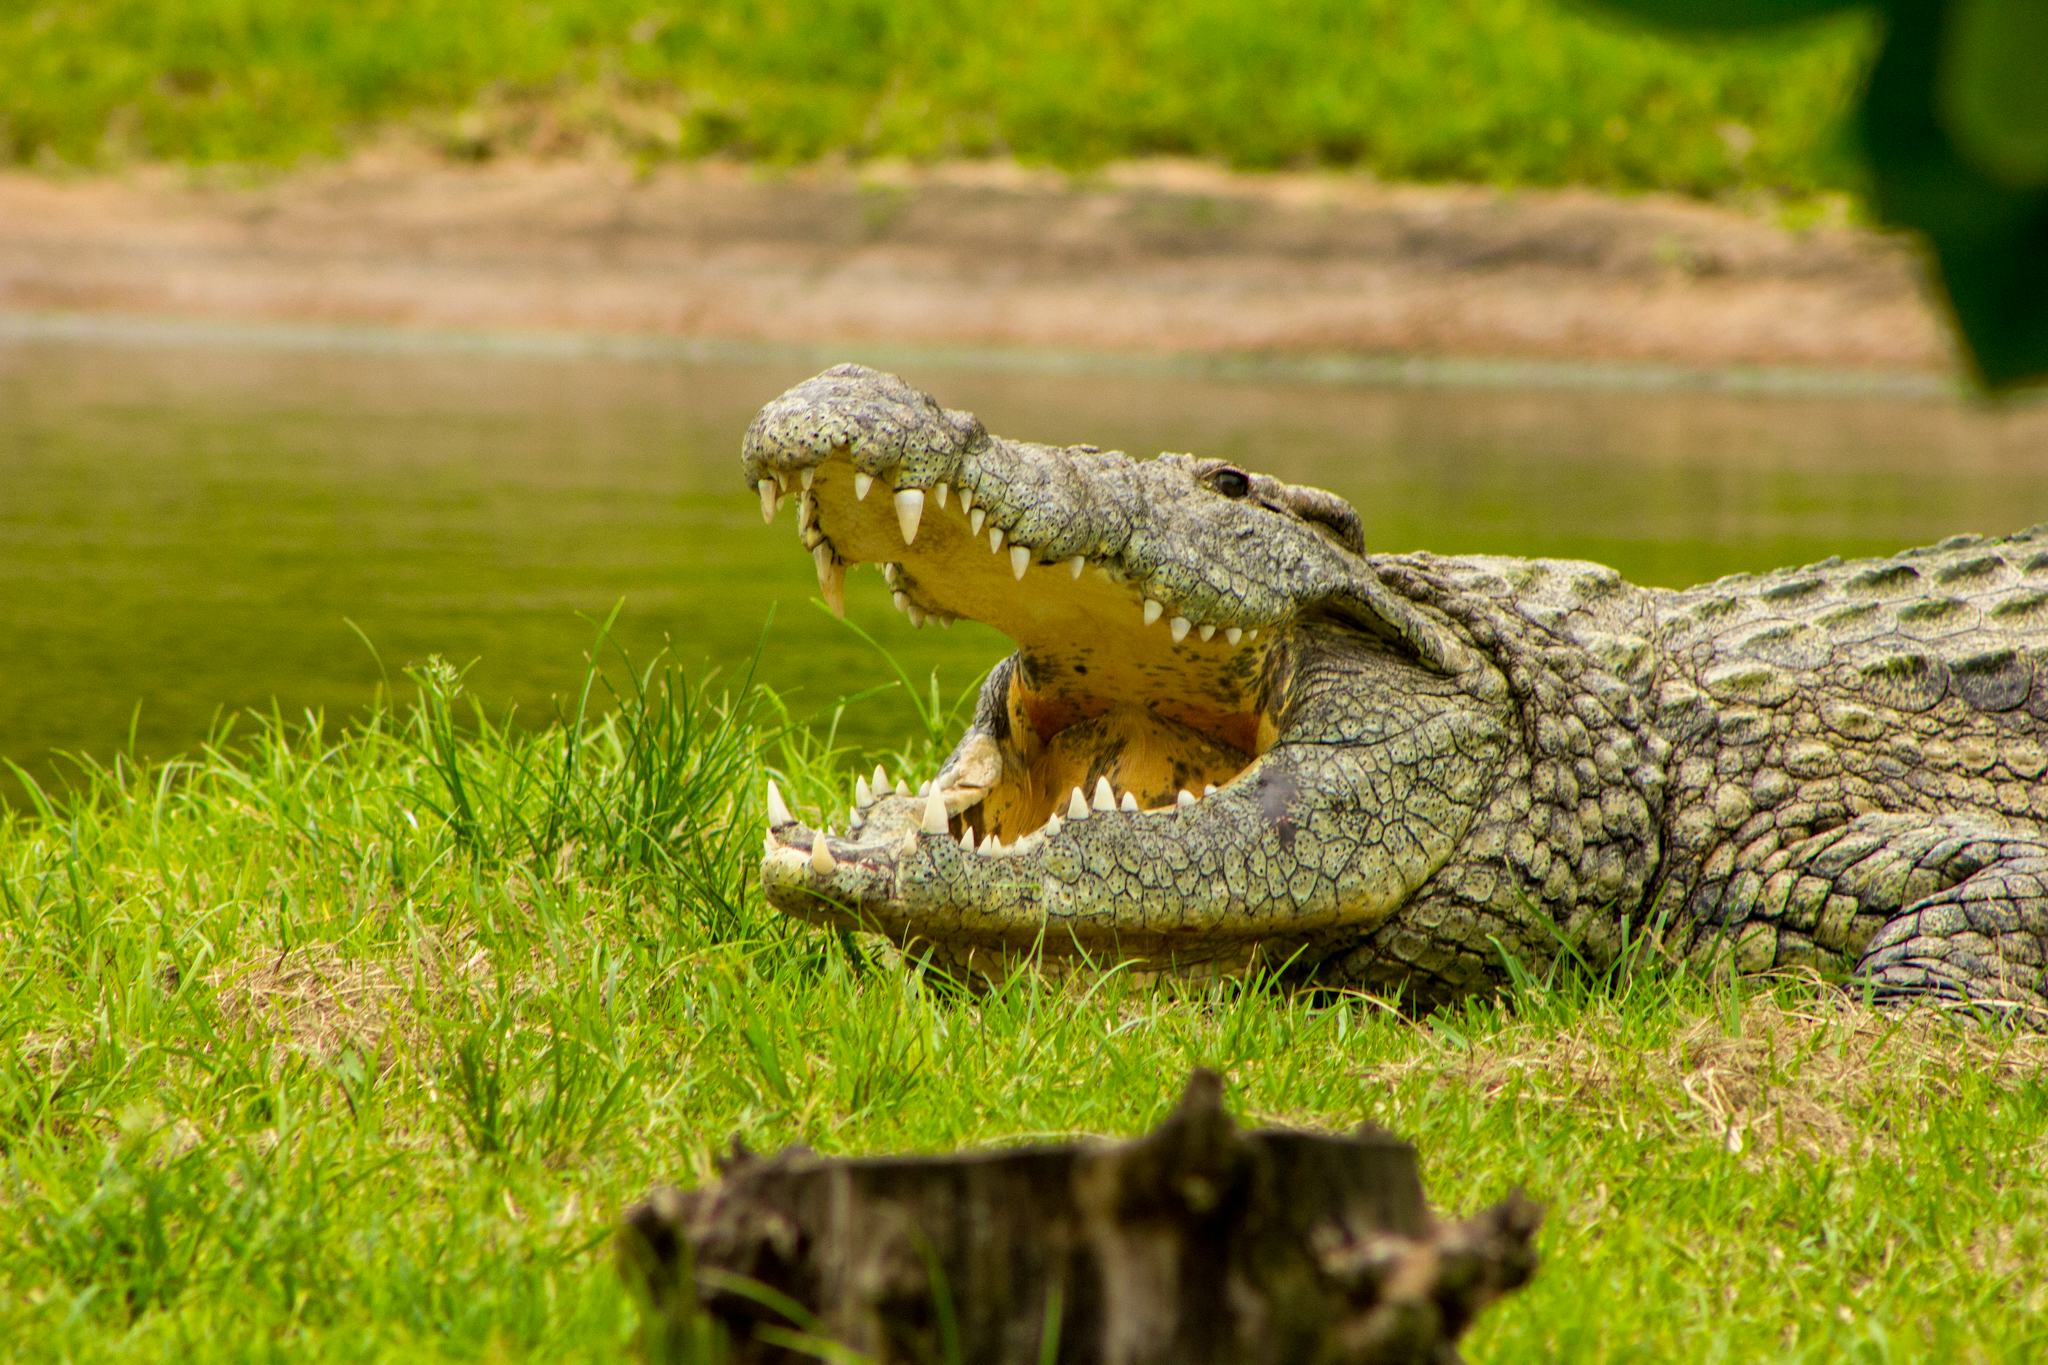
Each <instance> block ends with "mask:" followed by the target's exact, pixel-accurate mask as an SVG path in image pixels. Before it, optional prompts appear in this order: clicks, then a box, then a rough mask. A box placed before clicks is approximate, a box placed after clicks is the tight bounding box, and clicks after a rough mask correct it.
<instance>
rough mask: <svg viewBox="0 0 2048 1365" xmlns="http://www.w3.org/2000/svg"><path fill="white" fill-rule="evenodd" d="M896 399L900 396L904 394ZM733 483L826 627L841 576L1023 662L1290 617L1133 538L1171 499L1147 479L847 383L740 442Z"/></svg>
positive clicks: (812, 385)
mask: <svg viewBox="0 0 2048 1365" xmlns="http://www.w3.org/2000/svg"><path fill="white" fill-rule="evenodd" d="M899 390H900V391H899ZM743 463H744V467H745V471H746V477H747V480H748V482H749V484H750V485H751V486H753V487H754V489H755V490H756V492H757V494H758V495H759V497H760V499H761V507H762V512H763V515H764V517H765V518H766V519H769V520H772V519H773V518H774V516H775V514H776V512H777V510H778V509H779V507H780V505H781V503H782V501H783V499H784V498H786V497H791V496H793V497H794V498H795V499H796V503H797V533H798V536H799V538H800V539H801V540H802V542H803V544H804V547H805V548H806V549H808V550H809V551H811V554H812V559H813V561H814V564H815V567H816V569H817V572H818V580H819V587H820V590H821V592H822V593H823V595H824V597H825V599H826V601H827V603H828V604H830V605H832V606H833V607H834V608H835V610H836V609H842V608H843V603H844V593H845V588H844V579H845V571H846V567H847V566H848V565H850V564H858V563H873V564H879V565H881V566H882V568H883V574H884V576H885V578H886V579H887V580H888V582H889V587H890V592H891V598H892V601H893V602H894V604H895V606H896V607H897V609H898V610H899V611H903V612H904V613H905V614H907V615H908V616H909V617H910V619H911V622H912V623H913V624H914V625H920V626H921V625H923V624H924V623H925V621H927V620H931V621H936V622H938V623H940V624H950V623H951V622H952V621H953V620H955V619H958V618H960V617H963V616H964V617H967V618H970V619H973V620H978V621H982V622H985V623H987V624H989V625H992V626H994V627H995V628H997V629H999V630H1002V631H1003V632H1005V633H1006V634H1008V635H1010V636H1011V638H1013V639H1015V640H1017V641H1018V642H1019V643H1020V644H1023V645H1025V646H1026V647H1027V648H1038V649H1044V648H1047V647H1053V646H1057V645H1058V644H1059V643H1061V642H1063V641H1067V640H1071V639H1073V638H1074V637H1075V634H1076V632H1077V631H1080V632H1084V633H1086V632H1101V631H1111V632H1114V633H1115V634H1116V635H1118V636H1124V635H1135V634H1137V627H1141V626H1142V627H1157V633H1158V635H1159V637H1160V640H1159V641H1158V642H1157V644H1158V646H1159V647H1158V648H1157V649H1156V650H1154V649H1152V648H1151V647H1150V646H1139V648H1140V649H1141V650H1145V651H1148V652H1153V653H1159V654H1161V655H1162V656H1163V655H1165V654H1167V653H1168V649H1167V647H1168V646H1174V645H1186V646H1189V647H1197V646H1208V645H1213V646H1214V647H1215V649H1216V651H1217V653H1218V655H1219V656H1220V655H1222V654H1223V653H1226V652H1227V651H1229V650H1231V649H1235V648H1237V647H1238V646H1240V645H1244V644H1252V643H1256V642H1257V640H1258V638H1259V636H1260V634H1261V633H1262V632H1264V631H1267V630H1269V629H1270V628H1271V627H1273V626H1274V625H1276V624H1278V623H1279V622H1280V621H1282V620H1284V619H1285V618H1286V617H1287V616H1288V615H1290V614H1291V613H1292V610H1293V605H1294V604H1293V602H1292V601H1290V600H1288V598H1287V597H1286V596H1285V595H1283V594H1280V593H1273V592H1268V591H1262V590H1261V587H1262V585H1260V584H1256V583H1247V582H1245V581H1244V580H1243V579H1242V578H1241V577H1240V576H1239V575H1237V574H1235V573H1233V572H1232V568H1231V566H1230V565H1229V564H1227V563H1218V562H1216V561H1215V560H1214V559H1213V557H1207V556H1205V554H1204V553H1203V552H1204V551H1205V550H1206V548H1207V547H1204V546H1202V545H1200V544H1199V542H1196V543H1185V542H1182V541H1180V540H1178V539H1177V538H1176V536H1175V534H1174V529H1173V528H1171V527H1155V526H1149V525H1145V524H1142V523H1144V522H1145V521H1147V520H1149V517H1148V516H1147V515H1146V514H1147V513H1149V512H1151V511H1152V510H1153V509H1154V508H1155V507H1160V508H1163V507H1164V506H1165V504H1166V503H1167V502H1168V501H1170V499H1166V498H1162V497H1161V496H1160V490H1158V489H1154V488H1148V487H1147V486H1146V485H1148V484H1155V483H1163V482H1166V480H1162V479H1160V478H1159V477H1157V476H1156V475H1155V474H1153V473H1152V472H1151V471H1149V470H1148V469H1147V467H1146V465H1145V464H1142V463H1140V462H1138V461H1133V460H1131V459H1130V458H1129V457H1127V456H1123V455H1120V454H1116V453H1103V452H1098V451H1094V450H1092V449H1089V448H1085V447H1076V448H1068V449H1059V448H1053V447H1046V446H1035V445H1029V444H1026V443H1021V442H1011V441H1004V440H1001V439H999V438H994V437H990V436H989V435H987V433H986V432H984V431H983V430H982V429H981V427H980V424H979V423H977V422H975V421H974V419H973V418H971V417H969V416H967V415H965V414H961V413H950V412H946V411H944V410H943V409H939V408H938V407H937V406H936V404H932V403H931V400H929V399H928V398H926V397H925V396H924V395H922V394H918V393H915V391H912V390H909V389H908V386H905V385H902V383H901V381H900V380H894V379H893V378H892V377H890V376H884V375H877V374H874V373H873V372H872V371H860V370H858V367H851V366H842V367H840V368H839V369H837V370H832V371H828V372H827V373H826V374H824V375H821V376H819V377H818V378H817V379H814V380H812V381H810V382H809V383H807V384H804V385H800V386H798V387H797V388H796V389H793V390H791V391H790V392H789V393H787V394H784V395H783V396H782V397H781V398H778V399H777V400H775V402H773V403H771V404H769V405H768V407H766V408H764V409H763V411H762V413H761V415H760V416H759V417H757V418H756V419H755V422H754V424H753V426H752V428H750V430H749V431H748V434H747V441H746V446H745V451H744V455H743Z"/></svg>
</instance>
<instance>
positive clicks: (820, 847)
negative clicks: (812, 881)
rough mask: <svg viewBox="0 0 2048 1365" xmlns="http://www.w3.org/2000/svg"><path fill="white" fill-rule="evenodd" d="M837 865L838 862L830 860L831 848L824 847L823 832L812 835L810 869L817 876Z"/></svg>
mask: <svg viewBox="0 0 2048 1365" xmlns="http://www.w3.org/2000/svg"><path fill="white" fill-rule="evenodd" d="M837 866H838V864H837V863H835V862H833V861H832V850H831V849H829V848H827V847H825V836H824V834H823V833H822V832H820V833H818V834H816V835H813V836H812V838H811V871H813V872H815V873H817V874H818V875H819V876H823V875H824V874H825V873H827V872H830V871H831V870H832V869H833V868H835V867H837Z"/></svg>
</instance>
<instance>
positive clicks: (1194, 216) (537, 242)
mask: <svg viewBox="0 0 2048 1365" xmlns="http://www.w3.org/2000/svg"><path fill="white" fill-rule="evenodd" d="M48 312H64V313H84V314H119V315H124V316H152V317H178V318H198V319H210V320H219V321H233V322H329V323H336V322H339V323H366V324H378V325H385V326H397V327H406V328H422V329H466V330H551V331H567V332H591V333H605V334H640V335H647V336H656V337H672V338H697V339H707V340H709V339H716V340H734V341H762V342H782V343H792V342H793V343H816V342H820V341H828V340H829V341H861V340H868V341H876V342H883V341H886V342H895V343H915V344H930V345H970V346H1004V347H1060V348H1079V349H1087V350H1101V351H1129V352H1173V353H1192V354H1255V355H1290V354H1310V353H1314V354H1328V353H1349V354H1375V355H1383V354H1405V355H1421V356H1478V357H1489V358H1492V357H1497V358H1507V359H1531V360H1595V361H1624V362H1626V361H1641V362H1656V363H1663V364H1676V365H1685V366H1772V367H1793V368H1802V367H1824V368H1828V369H1851V370H1859V369H1870V370H1887V371H1922V372H1925V371H1936V372H1943V373H1948V372H1953V371H1954V369H1955V360H1954V354H1953V351H1952V349H1951V346H1950V343H1949V340H1948V337H1947V335H1946V332H1945V329H1944V326H1943V323H1942V320H1941V316H1940V314H1939V311H1938V309H1937V308H1936V307H1935V306H1934V305H1932V304H1930V302H1929V301H1928V297H1927V294H1926V291H1925V290H1924V288H1923V286H1922V282H1921V265H1920V262H1919V259H1918V257H1917V255H1916V253H1915V252H1914V251H1913V250H1912V249H1911V248H1910V246H1908V245H1907V244H1905V243H1902V242H1900V241H1898V240H1896V239H1891V238H1886V237H1883V236H1880V235H1878V234H1874V233H1870V232H1865V231H1860V230H1857V229H1852V228H1845V227H1825V228H1818V229H1814V230H1810V231H1807V232H1801V233H1795V232H1791V231H1788V230H1786V229H1783V228H1779V227H1776V226H1774V225H1771V224H1769V223H1766V222H1763V221H1761V220H1760V219H1758V218H1756V217H1752V216H1748V215H1745V214H1742V213H1738V212H1734V211H1730V210H1726V209H1720V208H1715V207H1710V206H1706V205H1700V204H1694V203H1689V202H1684V201H1679V200H1674V199H1668V198H1658V197H1645V198H1631V199H1619V198H1614V197H1610V196H1604V195H1600V194H1595V193H1591V192H1586V191H1541V192H1539V191H1522V192H1517V193H1513V194H1508V193H1502V192H1498V191H1493V190H1487V189H1481V188H1469V187H1425V186H1382V185H1374V184H1371V183H1367V182H1362V181H1358V180H1355V179H1348V178H1342V177H1336V176H1306V175H1282V176H1257V177H1253V176H1238V175H1231V174H1228V173H1225V172H1221V171H1217V170H1213V169H1209V168H1205V167H1198V166H1188V165H1182V164H1176V163H1140V164H1136V165H1132V166H1126V167H1117V168H1112V169H1111V170H1109V171H1107V172H1105V173H1103V174H1102V175H1100V176H1097V177H1093V178H1090V179H1088V180H1085V181H1080V182H1075V181H1071V180H1069V179H1067V178H1066V177H1062V176H1057V175H1052V174H1046V173H1035V172H1029V171H1024V170H1020V169H1017V168H1015V167H1009V166H1001V165H973V164H970V165H961V166H951V167H940V168H935V169H922V170H916V171H911V170H906V169H901V168H887V167H881V168H866V169H863V170H862V171H860V172H859V173H857V174H856V173H854V172H851V171H846V170H833V169H814V170H806V171H802V172H793V173H786V174H767V173H761V172H756V171H750V170H748V169H746V168H742V167H735V166H728V165H715V164H714V165H699V166H693V167H678V168H667V169H662V170H658V171H656V172H654V173H652V174H644V175H643V174H637V173H635V172H634V171H633V170H632V169H631V168H629V167H626V166H623V165H618V164H612V163H605V162H589V161H584V162H540V163H522V164H509V163H507V164H492V165H486V166H480V167H465V166H451V165H447V164H444V163H436V162H420V161H416V160H406V159H404V158H392V157H365V158H361V159H359V160H357V161H354V162H351V163H349V164H346V165H342V166H334V167H325V168H320V169H315V170H310V171H303V172H299V173H297V174H294V175H291V176H287V177H283V178H280V179H277V180H274V181H271V182H269V183H265V184H260V185H255V186H239V187H237V186H229V185H223V184H207V183H203V182H201V181H198V180H195V179H193V178H192V177H189V176H185V175H181V174H180V173H177V172H174V171H168V170H151V171H144V172H136V173H133V174H130V175H126V176H122V177H119V178H106V179H90V180H75V181H62V180H49V179H41V178H36V177H32V176H26V175H18V174H16V175H0V313H16V314H20V313H48Z"/></svg>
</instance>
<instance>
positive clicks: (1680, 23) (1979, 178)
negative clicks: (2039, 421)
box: [1601, 0, 2048, 389]
mask: <svg viewBox="0 0 2048 1365" xmlns="http://www.w3.org/2000/svg"><path fill="white" fill-rule="evenodd" d="M1601 3H1603V4H1606V5H1607V6H1608V7H1609V8H1612V9H1617V10H1622V11H1624V12H1627V13H1630V14H1633V15H1635V16H1637V17H1639V18H1643V19H1648V20H1652V21H1655V22H1660V23H1665V24H1669V25H1671V26H1673V27H1679V28H1685V29H1689V30H1727V29H1737V28H1753V27H1756V26H1758V25H1769V24H1782V23H1787V22H1792V21H1797V20H1804V19H1811V18H1813V17H1815V16H1817V15H1821V14H1831V13H1834V12H1836V11H1839V10H1843V9H1847V8H1851V7H1852V6H1851V5H1850V4H1848V3H1846V0H1779V2H1778V3H1772V0H1732V2H1726V3H1718V4H1717V3H1713V0H1601ZM1862 7H1867V8H1871V9H1874V10H1876V11H1877V12H1878V13H1879V14H1880V15H1881V16H1882V17H1883V21H1884V30H1883V31H1884V38H1883V44H1882V46H1881V48H1880V49H1879V52H1878V57H1877V62H1876V65H1875V66H1874V67H1873V68H1872V70H1871V73H1870V77H1869V80H1868V81H1867V82H1866V84H1865V85H1864V88H1863V92H1862V100H1861V104H1860V105H1859V107H1858V109H1857V113H1856V126H1857V129H1858V132H1859V133H1860V135H1861V142H1862V145H1863V148H1864V151H1865V153H1866V154H1867V156H1868V157H1869V161H1870V196H1871V201H1872V204H1873V206H1874V207H1875V208H1876V210H1877V213H1878V215H1879V216H1880V217H1881V218H1883V219H1884V220H1885V221H1887V222H1890V223H1895V224H1897V225H1899V226H1901V227H1908V228H1912V229H1914V230H1915V231H1917V232H1920V233H1921V234H1923V235H1924V236H1925V237H1926V238H1927V242H1928V245H1929V246H1931V247H1932V248H1933V251H1934V258H1935V262H1936V264H1937V265H1938V266H1939V268H1940V272H1941V279H1942V283H1943V285H1944V286H1945V287H1946V288H1947V291H1948V299H1949V305H1950V307H1951V309H1952V310H1953V311H1954V315H1955V321H1956V326H1957V330H1958V331H1959V332H1960V333H1961V335H1962V339H1963V343H1964V347H1965V350H1966V352H1967V354H1968V356H1969V358H1970V360H1971V361H1972V363H1973V364H1974V365H1975V367H1976V370H1977V374H1978V377H1979V378H1980V379H1982V380H1983V382H1984V383H1985V384H1987V385H1988V386H1990V387H1991V388H1994V389H1997V388H2005V387H2009V386H2012V385H2017V384H2023V383H2028V382H2031V381H2034V380H2038V379H2041V378H2044V377H2048V78H2044V63H2048V6H2044V5H2042V4H2041V3H2039V0H1863V4H1862Z"/></svg>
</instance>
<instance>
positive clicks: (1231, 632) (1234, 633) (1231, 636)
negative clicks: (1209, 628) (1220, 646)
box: [1223, 626, 1244, 644]
mask: <svg viewBox="0 0 2048 1365" xmlns="http://www.w3.org/2000/svg"><path fill="white" fill-rule="evenodd" d="M1223 638H1224V639H1225V640H1228V641H1229V642H1230V643H1231V644H1236V643H1237V642H1238V641H1239V640H1242V639H1243V638H1244V632H1243V631H1241V630H1239V629H1238V628H1237V627H1236V626H1231V627H1230V628H1228V629H1227V630H1225V631H1224V632H1223Z"/></svg>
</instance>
